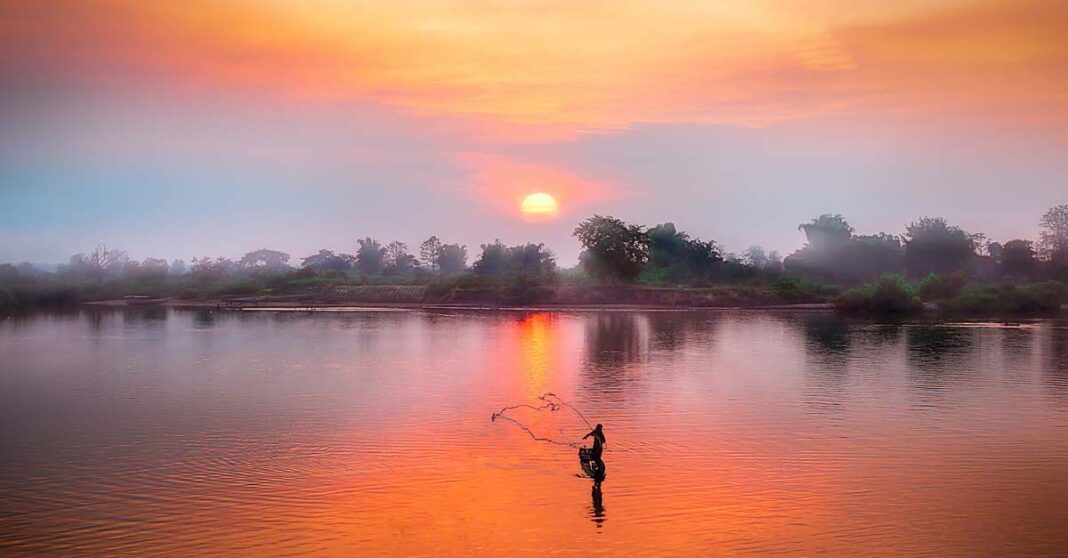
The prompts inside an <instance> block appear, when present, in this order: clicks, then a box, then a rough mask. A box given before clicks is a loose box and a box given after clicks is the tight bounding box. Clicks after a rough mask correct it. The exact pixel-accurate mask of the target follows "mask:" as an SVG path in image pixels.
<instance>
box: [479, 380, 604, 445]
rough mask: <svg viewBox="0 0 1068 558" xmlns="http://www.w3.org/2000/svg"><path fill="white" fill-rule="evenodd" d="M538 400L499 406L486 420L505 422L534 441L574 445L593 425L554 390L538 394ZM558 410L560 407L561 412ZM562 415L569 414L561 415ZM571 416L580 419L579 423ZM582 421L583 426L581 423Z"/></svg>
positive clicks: (578, 442)
mask: <svg viewBox="0 0 1068 558" xmlns="http://www.w3.org/2000/svg"><path fill="white" fill-rule="evenodd" d="M538 401H539V402H538V403H535V404H530V403H522V404H519V405H512V406H509V407H503V408H501V410H499V411H497V412H495V413H493V414H492V415H491V416H490V420H491V421H493V422H497V421H498V420H501V421H504V422H508V423H510V424H513V425H515V426H517V427H518V428H519V429H521V430H522V431H523V432H525V433H526V434H527V435H529V436H530V438H531V439H533V440H534V441H537V442H545V443H548V444H554V445H558V446H567V447H572V448H577V447H580V446H581V441H582V436H583V435H584V434H585V433H587V432H589V431H590V430H592V429H593V426H592V425H590V421H588V420H586V417H585V416H584V415H583V414H582V412H581V411H579V410H578V409H577V408H575V406H574V405H571V404H570V403H568V402H567V401H564V400H563V399H561V398H560V396H558V395H556V394H555V393H551V392H550V393H545V394H542V395H540V396H538ZM561 411H564V412H563V413H561ZM560 415H566V416H567V417H569V418H565V417H561V416H560ZM575 419H578V420H579V421H582V425H579V424H578V423H577V422H576V421H575ZM583 425H584V426H583Z"/></svg>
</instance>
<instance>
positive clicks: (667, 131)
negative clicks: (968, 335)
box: [0, 0, 1068, 265]
mask: <svg viewBox="0 0 1068 558" xmlns="http://www.w3.org/2000/svg"><path fill="white" fill-rule="evenodd" d="M773 4H774V5H773ZM773 4H772V3H761V2H755V3H751V2H738V3H725V4H724V3H721V4H716V5H715V6H706V5H703V4H701V3H678V4H671V5H662V4H649V3H643V2H623V3H619V2H613V3H603V4H602V3H590V4H583V5H582V6H577V5H573V4H571V3H566V2H553V1H539V2H524V3H515V4H509V5H507V6H498V7H496V8H491V7H489V6H487V5H485V4H482V3H479V2H447V3H434V2H430V3H428V2H398V3H390V4H389V5H388V6H387V5H377V4H375V3H368V4H364V3H359V2H353V3H344V2H322V3H301V4H300V5H292V4H288V3H284V2H266V3H261V4H259V5H258V6H257V8H256V9H254V8H253V7H252V6H251V5H249V4H245V3H243V2H229V3H200V2H158V3H152V4H151V5H144V4H141V3H133V2H108V3H96V2H79V3H72V4H69V5H66V6H64V7H63V8H57V7H54V6H53V7H48V6H45V5H44V4H41V3H35V2H5V3H4V4H3V6H2V7H0V42H2V44H3V47H4V48H3V49H0V81H2V83H3V84H4V87H3V88H0V117H2V121H3V122H4V123H5V125H4V127H3V131H2V132H0V262H19V261H24V260H28V261H32V262H63V261H66V259H67V258H68V257H69V256H70V255H71V254H74V253H78V252H86V251H89V250H91V249H92V248H93V247H94V246H96V245H98V244H106V245H108V246H109V247H112V248H120V249H125V250H126V251H127V252H128V253H129V255H130V256H131V257H132V258H136V259H143V258H145V257H165V258H167V259H174V258H182V259H186V260H189V259H191V258H192V257H202V256H213V257H214V256H226V257H231V258H235V257H239V256H240V255H241V254H243V253H245V252H248V251H252V250H255V249H259V248H271V249H277V250H281V251H284V252H287V253H289V254H290V255H291V256H292V257H293V258H294V259H295V260H298V259H299V258H300V257H303V256H307V255H310V254H312V253H314V252H315V251H317V250H318V249H321V248H326V249H331V250H335V251H342V252H352V251H353V250H355V242H356V239H357V238H362V237H366V236H371V237H374V238H377V239H379V240H380V241H383V242H387V241H390V240H394V239H396V240H401V241H403V242H406V243H407V244H408V245H409V247H411V248H413V249H415V248H417V246H418V243H419V242H421V241H422V240H424V239H425V238H427V237H429V236H430V235H436V236H438V237H439V238H441V239H442V240H443V241H445V242H456V243H460V244H465V245H467V246H468V251H469V254H470V255H471V257H472V258H473V257H474V255H475V254H477V251H478V246H479V245H480V244H484V243H489V242H492V241H493V240H494V239H496V238H500V239H501V240H502V241H504V242H505V243H507V244H517V243H522V242H528V241H529V242H544V243H545V244H546V245H547V246H548V247H549V248H551V249H552V250H553V251H554V252H555V253H556V255H557V257H558V258H559V261H560V263H561V264H562V265H570V264H572V263H574V262H575V261H576V260H577V255H578V251H579V244H578V242H577V241H576V240H575V239H573V238H571V231H572V229H573V228H574V226H575V225H576V223H578V222H579V221H580V220H581V219H583V218H585V217H588V216H590V215H593V214H594V213H599V214H611V215H614V216H617V217H620V218H622V219H624V220H627V221H630V222H635V223H641V224H644V225H647V226H652V225H656V224H658V223H663V222H668V221H670V222H673V223H675V224H676V225H677V226H678V228H679V229H681V230H684V231H686V232H688V233H690V234H691V235H693V236H699V237H701V238H704V239H713V240H715V241H717V242H719V243H720V244H721V245H722V246H723V247H724V248H725V249H726V250H728V251H734V252H738V251H741V250H744V249H745V248H746V247H748V246H750V245H754V244H755V245H761V246H763V247H765V248H766V249H768V250H777V251H779V252H780V253H781V254H782V255H783V256H785V255H788V254H789V253H791V252H793V251H794V250H796V249H797V248H800V247H801V246H802V245H803V244H804V235H803V234H802V233H800V232H799V231H798V230H797V229H796V226H797V224H799V223H802V222H805V221H808V220H809V219H812V218H814V217H816V216H818V215H819V214H822V213H841V214H843V215H844V216H845V217H846V218H847V219H848V220H849V222H850V223H851V224H852V225H853V226H854V227H855V228H856V230H857V232H858V233H861V234H870V233H877V232H888V233H893V234H899V233H901V232H903V231H904V228H905V225H906V224H907V223H909V222H911V221H914V220H916V219H918V218H919V217H921V216H924V215H930V216H943V217H945V218H947V219H948V220H949V221H950V222H951V223H953V224H956V225H959V226H961V227H962V228H964V229H965V230H968V231H971V232H983V233H985V234H986V235H987V236H988V237H989V238H990V239H992V240H998V241H1002V242H1004V241H1005V240H1009V239H1013V238H1025V239H1036V238H1037V233H1038V220H1039V218H1040V217H1041V215H1042V214H1043V212H1045V211H1046V210H1047V209H1048V208H1050V207H1052V206H1054V205H1058V204H1062V203H1065V202H1066V201H1068V200H1066V199H1065V191H1066V188H1065V184H1068V180H1066V179H1068V164H1066V163H1065V160H1066V158H1065V155H1066V149H1065V146H1066V143H1065V140H1066V137H1065V130H1066V127H1065V118H1066V117H1068V111H1066V110H1065V97H1064V91H1065V90H1068V88H1066V85H1068V67H1066V62H1065V60H1068V56H1066V55H1068V41H1065V40H1064V38H1063V29H1064V28H1065V26H1066V24H1068V6H1066V5H1064V4H1063V3H1057V2H1052V1H1025V2H963V1H910V2H903V3H895V4H894V5H884V4H881V3H880V4H874V3H872V4H861V3H855V2H840V1H834V0H827V1H823V2H816V3H814V4H812V3H796V4H795V3H785V4H784V3H778V2H777V3H773ZM579 38H581V40H578V39H579ZM532 192H547V193H549V194H551V195H553V196H555V197H556V198H557V200H558V201H559V205H560V210H559V213H558V214H557V215H556V216H555V217H554V218H551V219H542V220H538V221H530V220H527V219H526V218H524V217H523V216H522V214H521V213H520V212H519V203H520V201H521V200H522V198H523V197H524V196H525V195H527V194H529V193H532Z"/></svg>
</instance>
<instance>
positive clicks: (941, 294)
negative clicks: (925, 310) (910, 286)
mask: <svg viewBox="0 0 1068 558" xmlns="http://www.w3.org/2000/svg"><path fill="white" fill-rule="evenodd" d="M919 292H920V300H923V301H931V300H941V299H943V298H946V282H945V281H943V280H942V277H941V276H939V275H935V274H934V273H931V274H928V275H927V277H924V278H923V281H920V286H919Z"/></svg>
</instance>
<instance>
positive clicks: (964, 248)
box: [0, 205, 1068, 288]
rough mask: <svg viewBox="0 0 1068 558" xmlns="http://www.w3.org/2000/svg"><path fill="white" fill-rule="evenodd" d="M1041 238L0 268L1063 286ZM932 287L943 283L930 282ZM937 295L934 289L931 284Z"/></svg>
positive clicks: (1057, 217) (938, 232)
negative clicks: (782, 249) (1055, 282)
mask: <svg viewBox="0 0 1068 558" xmlns="http://www.w3.org/2000/svg"><path fill="white" fill-rule="evenodd" d="M1039 224H1040V226H1041V234H1040V237H1039V239H1038V241H1037V242H1033V241H1030V240H1025V239H1012V240H1008V241H1005V242H1003V243H1002V242H995V241H990V240H988V239H987V238H986V237H985V235H983V234H980V233H972V232H968V231H966V230H964V229H962V228H961V227H959V226H956V225H952V224H950V223H949V222H948V221H947V220H946V219H944V218H940V217H922V218H920V219H918V220H916V221H915V222H912V223H910V224H908V225H907V226H906V227H905V232H904V233H903V234H900V235H894V234H887V233H877V234H867V235H863V234H857V233H856V231H855V230H854V228H853V226H852V225H850V224H849V222H848V221H847V220H846V219H845V218H844V217H843V216H842V215H839V214H824V215H820V216H819V217H817V218H815V219H812V220H810V221H809V222H806V223H802V224H800V225H799V226H798V230H799V231H800V232H801V233H803V234H804V237H805V239H806V243H805V245H804V246H803V247H802V248H800V249H799V250H797V251H795V252H794V253H792V254H790V255H789V256H787V257H785V258H781V257H780V256H779V255H778V254H777V253H775V252H767V251H765V250H764V249H763V248H761V247H759V246H752V247H750V248H748V249H747V250H745V251H743V252H742V253H741V254H732V253H728V252H725V251H724V250H722V248H721V247H720V246H719V245H718V244H717V243H716V242H715V241H713V240H702V239H700V238H695V237H691V236H690V235H689V234H687V233H686V232H684V231H681V230H678V229H677V228H676V226H675V225H674V224H673V223H670V222H667V223H662V224H659V225H656V226H653V227H644V226H641V225H636V224H631V223H627V222H625V221H623V220H621V219H618V218H615V217H611V216H601V215H594V216H592V217H590V218H588V219H585V220H584V221H582V222H581V223H579V224H578V225H577V226H576V227H575V229H574V232H573V235H574V237H575V238H576V239H577V240H578V241H579V243H580V244H581V246H582V252H581V255H580V258H579V265H578V267H577V268H576V269H572V270H560V269H558V268H557V263H556V258H555V256H554V254H553V253H552V251H551V250H549V249H548V248H547V247H546V246H545V245H544V244H534V243H527V244H520V245H514V246H508V245H505V244H504V243H502V242H501V241H500V240H496V241H494V242H492V243H488V244H483V245H481V246H480V251H479V253H478V255H477V257H476V258H475V259H474V261H473V262H472V263H471V265H468V252H467V247H466V246H463V245H460V244H446V243H444V242H442V241H441V240H440V239H439V238H438V237H437V236H432V237H430V238H428V239H427V240H426V241H424V242H422V243H421V244H420V245H419V247H418V251H417V253H413V252H412V251H411V250H409V248H408V246H407V245H406V244H405V243H403V242H399V241H393V242H389V243H387V244H385V245H383V244H381V243H380V242H379V241H378V240H376V239H374V238H370V237H367V238H362V239H358V240H357V241H356V243H355V245H354V247H353V248H354V250H353V253H351V254H349V253H335V252H334V251H332V250H326V249H322V250H319V251H317V252H316V253H314V254H311V255H308V256H306V257H303V258H300V259H299V262H292V261H291V258H290V255H289V254H286V253H284V252H280V251H277V250H269V249H261V250H255V251H252V252H249V253H247V254H245V255H244V256H242V257H241V258H240V259H237V260H231V259H229V258H209V257H202V258H193V259H192V260H191V261H190V262H189V263H188V264H187V263H186V262H184V261H183V260H174V261H172V262H167V261H166V260H163V259H160V258H147V259H145V260H143V261H136V260H133V259H130V258H129V257H128V256H127V254H126V252H124V251H122V250H114V249H108V248H107V247H105V246H99V247H97V248H96V249H94V250H92V251H91V252H88V253H81V254H75V255H74V256H71V258H70V259H69V260H68V262H67V263H65V264H63V265H61V266H59V268H58V269H57V270H56V272H55V273H45V272H43V271H41V270H39V269H36V268H35V267H34V266H32V265H30V264H19V265H12V264H2V265H0V288H9V287H11V286H12V285H19V284H27V283H33V282H48V281H51V282H53V283H60V284H73V285H81V286H102V285H104V284H107V283H115V282H119V281H126V282H132V283H137V284H143V285H158V284H163V283H167V282H190V283H194V284H201V285H211V284H222V283H226V282H228V281H231V282H232V281H240V280H251V279H256V280H259V279H263V278H265V277H287V278H291V279H293V280H296V281H299V280H306V279H309V278H319V279H322V280H324V281H329V280H330V279H331V278H336V279H341V278H347V279H349V280H357V281H358V280H362V279H369V278H378V279H377V280H379V281H382V282H387V281H402V282H409V283H412V282H431V281H436V280H439V279H441V278H452V277H457V276H471V277H475V278H482V279H485V280H489V281H513V282H514V281H519V282H521V283H523V284H550V283H554V282H556V281H558V280H559V279H560V277H561V276H566V277H572V278H573V277H576V276H579V277H582V278H584V280H587V281H590V282H598V283H609V284H621V283H631V282H640V283H647V284H659V285H693V286H700V285H706V284H715V283H732V282H733V283H737V282H753V281H762V280H766V281H774V280H775V279H777V278H779V277H781V276H784V275H785V276H792V277H803V278H810V279H813V280H818V281H822V282H827V283H834V284H840V285H853V284H859V283H862V282H864V281H870V280H872V279H873V278H877V277H880V276H882V275H885V274H888V273H891V274H903V275H905V276H911V277H914V278H916V279H922V278H925V277H929V276H936V277H942V278H944V281H949V280H951V279H952V277H954V276H955V277H956V279H952V280H954V281H959V280H961V278H962V277H969V278H979V279H985V280H998V281H1010V282H1027V281H1034V280H1040V279H1051V278H1052V279H1059V280H1062V281H1063V280H1068V205H1060V206H1057V207H1054V208H1051V209H1050V210H1049V211H1047V212H1046V213H1045V214H1044V215H1043V216H1042V217H1041V219H1040V220H1039ZM932 284H936V283H935V282H933V281H932ZM932 288H934V287H932Z"/></svg>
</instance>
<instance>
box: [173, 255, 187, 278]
mask: <svg viewBox="0 0 1068 558" xmlns="http://www.w3.org/2000/svg"><path fill="white" fill-rule="evenodd" d="M186 270H187V268H186V265H185V260H181V259H176V260H174V261H173V262H171V269H170V274H171V275H176V276H182V275H185V272H186Z"/></svg>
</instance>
